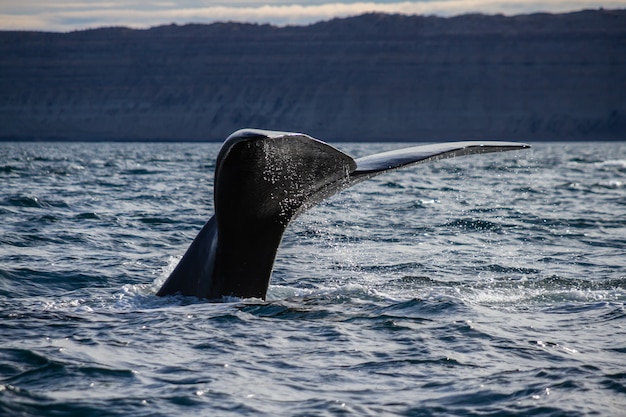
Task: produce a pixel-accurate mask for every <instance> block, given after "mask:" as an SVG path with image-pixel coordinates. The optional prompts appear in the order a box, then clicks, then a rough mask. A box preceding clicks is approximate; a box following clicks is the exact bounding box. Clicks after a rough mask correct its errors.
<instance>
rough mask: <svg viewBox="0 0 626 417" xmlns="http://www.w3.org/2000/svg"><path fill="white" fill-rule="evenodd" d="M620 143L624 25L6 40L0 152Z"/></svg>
mask: <svg viewBox="0 0 626 417" xmlns="http://www.w3.org/2000/svg"><path fill="white" fill-rule="evenodd" d="M242 127H259V128H265V129H276V130H294V131H302V132H306V133H309V134H312V135H314V136H316V137H319V138H321V139H325V140H448V139H479V138H480V139H523V140H543V139H551V140H555V139H589V140H595V139H621V140H624V139H626V11H603V10H598V11H585V12H578V13H571V14H564V15H548V14H538V15H528V16H516V17H504V16H483V15H467V16H460V17H456V18H436V17H416V16H400V15H381V14H370V15H363V16H359V17H354V18H347V19H336V20H332V21H329V22H322V23H318V24H315V25H311V26H305V27H284V28H277V27H272V26H268V25H248V24H236V23H223V24H212V25H186V26H163V27H157V28H153V29H149V30H131V29H126V28H105V29H95V30H88V31H80V32H72V33H37V32H0V138H2V139H69V140H222V139H223V138H225V137H226V136H227V135H228V134H230V133H231V132H233V131H234V130H237V129H240V128H242Z"/></svg>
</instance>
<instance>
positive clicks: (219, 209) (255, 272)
mask: <svg viewBox="0 0 626 417" xmlns="http://www.w3.org/2000/svg"><path fill="white" fill-rule="evenodd" d="M528 147H529V145H526V144H520V143H513V142H452V143H444V144H435V145H425V146H415V147H410V148H404V149H399V150H396V151H391V152H384V153H380V154H375V155H371V156H366V157H364V158H359V159H356V160H355V159H353V158H352V157H350V156H349V155H347V154H345V153H343V152H341V151H340V150H338V149H336V148H334V147H332V146H330V145H328V144H327V143H324V142H322V141H320V140H317V139H314V138H312V137H310V136H307V135H304V134H301V133H290V132H273V131H264V130H255V129H244V130H239V131H237V132H235V133H233V134H232V135H231V136H229V137H228V139H226V141H225V142H224V145H223V146H222V149H221V150H220V152H219V154H218V157H217V163H216V168H215V183H214V201H215V215H214V216H213V217H212V218H211V219H210V220H209V221H208V222H207V224H206V225H205V226H204V227H203V228H202V230H201V231H200V233H199V234H198V236H197V237H196V238H195V239H194V241H193V243H192V244H191V246H190V247H189V249H188V250H187V252H186V253H185V255H184V256H183V258H182V259H181V260H180V262H179V264H178V266H177V267H176V269H175V270H174V271H173V272H172V274H171V275H170V276H169V278H168V279H167V280H166V282H165V283H164V284H163V286H162V287H161V289H160V290H159V291H158V293H157V295H159V296H162V295H168V294H176V293H180V294H183V295H189V296H196V297H200V298H207V299H211V300H216V299H217V300H219V299H222V298H223V297H225V296H226V297H228V296H234V297H242V298H248V297H256V298H262V299H264V298H265V294H266V292H267V288H268V286H269V281H270V276H271V273H272V268H273V265H274V260H275V258H276V252H277V250H278V246H279V245H280V242H281V240H282V236H283V233H284V231H285V229H286V227H287V226H288V225H289V223H290V222H291V220H293V219H294V218H295V217H297V216H298V215H299V214H300V213H302V212H303V211H305V210H307V209H308V208H310V207H312V206H313V205H315V204H317V203H319V202H320V201H322V200H324V199H326V198H328V197H330V196H332V195H334V194H336V193H337V192H339V191H341V190H343V189H345V188H347V187H350V186H352V185H354V184H356V183H358V182H360V181H363V180H365V179H368V178H372V177H374V176H376V175H379V174H382V173H384V172H388V171H391V170H395V169H398V168H402V167H405V166H409V165H414V164H418V163H423V162H427V161H431V160H435V159H442V158H451V157H455V156H461V155H469V154H476V153H488V152H500V151H508V150H515V149H524V148H528Z"/></svg>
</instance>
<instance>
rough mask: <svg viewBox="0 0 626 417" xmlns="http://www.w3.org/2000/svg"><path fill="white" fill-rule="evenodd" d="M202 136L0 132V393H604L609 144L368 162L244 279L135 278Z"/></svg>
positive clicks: (157, 396)
mask: <svg viewBox="0 0 626 417" xmlns="http://www.w3.org/2000/svg"><path fill="white" fill-rule="evenodd" d="M337 146H338V147H339V148H340V149H342V150H345V151H347V152H348V153H351V154H352V155H355V156H363V155H367V154H371V153H375V152H379V151H383V150H388V149H393V148H397V147H402V146H406V145H401V144H395V145H394V144H338V145H337ZM218 150H219V144H207V143H205V144H189V143H176V144H163V143H160V144H151V143H141V144H138V143H131V144H121V143H0V184H1V187H0V218H1V219H2V226H1V228H0V415H2V416H14V415H16V416H17V415H25V416H174V415H175V416H185V415H189V416H191V415H193V416H198V415H207V416H209V415H211V416H212V415H224V416H228V415H233V416H234V415H268V416H269V415H271V416H276V415H285V416H305V415H306V416H312V415H316V416H317V415H320V416H323V415H327V416H333V415H359V416H362V415H377V416H378V415H399V416H412V415H415V416H429V415H433V416H440V415H472V416H473V415H481V416H491V415H498V416H500V415H533V416H534V415H554V416H557V415H558V416H563V415H565V416H579V415H580V416H583V415H585V416H586V415H606V416H616V415H626V311H625V308H624V303H625V302H626V143H623V142H622V143H535V144H534V145H533V149H532V150H530V151H516V152H509V153H502V154H490V155H475V156H468V157H462V158H456V159H450V160H445V161H438V162H434V163H430V164H425V165H419V166H415V167H412V168H409V169H404V170H400V171H397V172H394V173H390V174H387V175H383V176H380V177H377V178H375V179H372V180H369V181H366V182H363V183H361V184H359V185H358V186H356V187H354V188H352V189H349V190H345V191H344V192H342V193H340V194H338V195H337V196H335V197H333V198H332V199H330V200H328V201H327V202H325V203H322V204H321V205H319V206H317V207H315V208H314V209H312V210H310V211H309V212H307V213H306V214H304V215H303V216H301V217H299V218H298V219H297V220H296V221H295V222H294V223H292V224H291V225H290V227H289V228H288V229H287V233H286V234H285V237H284V240H283V243H282V245H281V247H280V250H279V254H278V258H277V261H276V265H275V270H274V274H273V277H272V281H271V284H270V289H269V293H268V299H267V301H261V300H256V299H243V300H237V299H233V300H228V301H229V302H225V303H208V302H205V301H203V300H199V299H195V298H191V297H180V296H170V297H163V298H160V297H156V296H155V295H154V294H155V292H156V291H157V289H158V288H159V286H160V284H161V283H163V281H164V280H165V278H166V277H167V275H168V273H169V272H170V271H171V270H172V269H173V268H174V266H175V265H176V262H177V261H178V259H180V257H181V255H182V254H183V253H184V251H185V250H186V248H187V247H188V245H189V244H190V242H191V240H192V239H193V237H194V236H195V234H196V233H197V232H198V231H199V230H200V228H201V227H202V225H203V224H204V222H205V221H206V220H207V219H208V218H209V217H210V215H211V214H212V201H213V198H212V190H213V189H212V187H213V183H212V181H213V169H214V161H215V157H216V155H217V152H218Z"/></svg>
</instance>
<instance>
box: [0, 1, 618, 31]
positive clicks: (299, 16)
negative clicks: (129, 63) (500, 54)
mask: <svg viewBox="0 0 626 417" xmlns="http://www.w3.org/2000/svg"><path fill="white" fill-rule="evenodd" d="M598 8H605V9H624V8H626V0H542V1H535V0H419V1H397V0H395V1H394V0H374V1H367V0H365V1H350V0H305V1H293V0H266V1H255V0H239V1H237V0H235V1H224V0H208V1H207V0H205V1H203V0H183V1H169V0H156V1H151V2H147V1H139V0H53V1H50V0H1V1H0V30H42V31H55V32H67V31H72V30H79V29H88V28H97V27H104V26H127V27H132V28H148V27H152V26H159V25H166V24H171V23H176V24H180V25H182V24H186V23H212V22H217V21H221V22H224V21H235V22H249V23H270V24H273V25H277V26H284V25H305V24H310V23H314V22H319V21H322V20H329V19H332V18H335V17H347V16H355V15H359V14H363V13H367V12H384V13H402V14H422V15H436V16H455V15H460V14H465V13H484V14H498V13H501V14H505V15H514V14H528V13H535V12H552V13H560V12H570V11H576V10H582V9H598Z"/></svg>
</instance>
